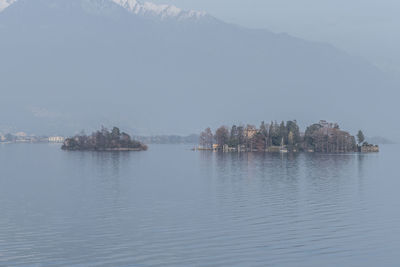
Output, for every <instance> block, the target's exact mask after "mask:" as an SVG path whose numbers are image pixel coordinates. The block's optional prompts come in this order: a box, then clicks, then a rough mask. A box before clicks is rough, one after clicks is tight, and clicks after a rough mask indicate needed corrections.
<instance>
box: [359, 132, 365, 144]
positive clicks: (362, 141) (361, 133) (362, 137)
mask: <svg viewBox="0 0 400 267" xmlns="http://www.w3.org/2000/svg"><path fill="white" fill-rule="evenodd" d="M357 140H358V144H362V143H364V141H365V136H364V133H363V132H362V131H361V130H359V131H358V133H357Z"/></svg>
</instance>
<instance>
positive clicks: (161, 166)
mask: <svg viewBox="0 0 400 267" xmlns="http://www.w3.org/2000/svg"><path fill="white" fill-rule="evenodd" d="M189 148H190V147H187V146H174V145H158V146H157V145H154V146H152V147H151V149H150V150H149V151H147V152H141V153H95V152H64V151H61V150H60V149H59V146H58V145H47V144H34V145H26V144H21V145H20V144H15V145H14V144H12V145H0V162H1V165H0V166H1V168H0V214H1V216H0V265H5V266H32V265H33V266H36V265H39V266H339V265H342V266H379V265H380V266H398V256H397V254H398V250H399V248H400V224H399V222H400V214H399V212H398V210H399V205H400V203H399V200H398V188H399V185H400V181H399V179H398V177H397V175H396V167H397V164H396V163H397V150H398V147H397V146H383V147H381V153H379V154H306V153H303V154H288V155H281V154H263V153H261V154H259V153H244V154H236V153H228V154H222V153H221V154H219V153H212V152H205V153H200V152H192V151H190V150H189Z"/></svg>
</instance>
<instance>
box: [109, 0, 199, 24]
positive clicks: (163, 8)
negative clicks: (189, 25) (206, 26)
mask: <svg viewBox="0 0 400 267" xmlns="http://www.w3.org/2000/svg"><path fill="white" fill-rule="evenodd" d="M112 1H113V2H114V3H116V4H118V5H120V6H122V7H124V8H125V9H127V10H129V11H130V12H132V13H134V14H137V15H151V16H156V17H159V18H161V19H169V18H176V19H198V18H201V17H204V16H206V13H205V12H199V11H194V10H189V11H186V10H182V9H180V8H178V7H176V6H171V5H156V4H154V3H151V2H144V3H141V2H139V1H137V0H112Z"/></svg>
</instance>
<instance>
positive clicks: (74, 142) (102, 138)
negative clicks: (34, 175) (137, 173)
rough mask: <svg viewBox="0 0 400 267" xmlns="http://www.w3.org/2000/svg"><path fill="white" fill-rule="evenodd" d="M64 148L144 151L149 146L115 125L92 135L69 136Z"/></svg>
mask: <svg viewBox="0 0 400 267" xmlns="http://www.w3.org/2000/svg"><path fill="white" fill-rule="evenodd" d="M61 148H62V149H63V150H93V151H143V150H147V146H146V145H144V144H143V143H141V142H139V141H136V140H133V139H132V138H131V137H130V135H128V134H127V133H124V132H122V133H121V132H120V130H119V128H117V127H114V128H113V129H112V131H111V132H110V131H109V130H108V129H106V128H104V127H103V128H102V129H101V130H100V131H96V132H94V133H92V134H91V135H85V134H84V133H82V134H79V135H76V136H74V137H72V138H67V139H66V140H65V141H64V144H63V145H62V147H61Z"/></svg>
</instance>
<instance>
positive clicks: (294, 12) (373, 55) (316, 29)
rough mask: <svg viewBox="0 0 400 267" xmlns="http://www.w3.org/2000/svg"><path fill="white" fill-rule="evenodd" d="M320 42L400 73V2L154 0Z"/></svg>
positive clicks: (385, 0)
mask: <svg viewBox="0 0 400 267" xmlns="http://www.w3.org/2000/svg"><path fill="white" fill-rule="evenodd" d="M152 1H153V2H156V3H167V4H174V5H176V6H178V7H182V8H185V9H196V10H204V11H207V12H208V13H210V14H212V15H214V16H216V17H218V18H220V19H222V20H224V21H228V22H233V23H236V24H240V25H244V26H248V27H261V28H268V29H269V30H272V31H274V32H287V33H289V34H291V35H295V36H298V37H302V38H305V39H308V40H315V41H322V42H328V43H331V44H333V45H335V46H337V47H340V48H342V49H344V50H346V51H348V52H349V53H351V54H353V55H358V56H361V57H364V58H366V59H368V60H369V61H371V62H372V63H374V64H376V65H378V66H380V67H381V68H383V69H385V70H387V71H394V70H396V71H397V72H398V73H400V52H399V49H398V47H400V34H399V29H400V16H398V14H399V12H400V1H398V0H351V1H349V0H335V1H333V0H329V1H328V0H302V1H299V0H246V1H243V0H152Z"/></svg>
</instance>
